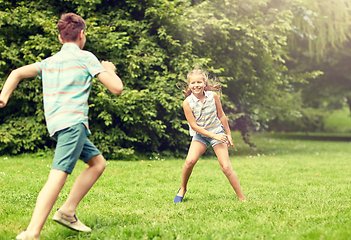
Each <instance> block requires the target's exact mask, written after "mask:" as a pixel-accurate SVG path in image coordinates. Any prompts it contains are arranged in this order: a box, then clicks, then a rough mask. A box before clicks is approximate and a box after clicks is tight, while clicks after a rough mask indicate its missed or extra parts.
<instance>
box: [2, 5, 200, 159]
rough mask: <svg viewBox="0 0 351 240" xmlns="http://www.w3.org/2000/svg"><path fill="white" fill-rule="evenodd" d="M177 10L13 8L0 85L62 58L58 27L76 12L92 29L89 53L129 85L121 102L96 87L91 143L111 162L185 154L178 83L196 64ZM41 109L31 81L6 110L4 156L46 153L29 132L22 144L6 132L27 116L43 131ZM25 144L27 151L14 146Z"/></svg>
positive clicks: (5, 15) (5, 22) (6, 25)
mask: <svg viewBox="0 0 351 240" xmlns="http://www.w3.org/2000/svg"><path fill="white" fill-rule="evenodd" d="M154 4H155V5H154ZM156 4H157V5H156ZM102 5H104V6H108V7H102ZM58 6H59V7H58ZM160 9H162V11H160ZM174 9H176V8H175V6H174V3H171V2H168V1H163V2H162V1H161V2H152V1H150V2H148V1H146V2H140V1H139V2H138V1H136V2H134V1H128V2H118V3H117V2H114V3H112V2H110V1H106V2H104V3H102V2H101V1H90V2H89V4H83V3H80V2H78V1H59V2H56V3H55V4H52V5H50V4H48V3H47V2H46V1H39V2H37V3H34V2H30V1H22V2H21V3H7V4H5V5H3V8H2V9H1V12H0V19H1V20H0V23H1V24H0V27H1V28H0V41H1V42H3V43H4V44H2V45H1V47H2V49H1V52H2V54H1V59H0V60H1V61H0V62H1V63H2V64H3V65H4V66H5V67H4V68H2V72H1V73H0V74H1V79H2V81H4V80H5V79H6V76H7V75H8V73H9V72H10V71H11V70H12V69H14V68H17V67H20V66H22V65H24V64H28V63H33V62H36V61H40V60H42V59H44V58H45V57H48V56H50V55H52V54H54V53H55V52H57V51H59V49H60V45H59V44H58V41H57V34H58V32H57V30H56V22H57V20H58V18H59V16H60V14H61V13H62V12H64V11H66V12H67V11H73V12H77V13H79V14H80V15H82V16H83V17H85V19H86V22H87V26H88V27H87V30H86V35H87V43H86V46H85V49H87V50H89V51H91V52H93V53H95V54H96V55H97V57H98V58H99V59H102V60H110V61H112V62H113V63H115V64H116V66H117V73H118V74H119V75H120V76H121V78H122V80H123V83H124V85H125V90H124V92H123V94H122V95H121V96H120V97H115V96H113V95H112V94H110V93H109V92H108V90H107V89H106V88H105V87H103V86H102V85H101V84H99V83H97V82H96V81H94V85H93V89H92V93H91V98H90V102H89V103H90V114H89V117H90V123H91V128H92V131H93V134H92V137H91V139H92V141H93V142H95V143H96V145H97V147H98V148H99V149H101V151H102V153H103V154H105V155H106V156H107V157H110V158H111V157H112V158H117V157H124V158H129V157H132V156H133V155H134V153H135V150H137V151H138V152H144V151H145V152H152V151H162V150H165V149H170V150H172V151H178V150H180V151H181V150H182V149H183V150H184V149H185V148H186V146H187V144H188V143H187V138H184V134H186V132H187V131H186V130H185V129H184V125H185V122H184V117H183V114H182V110H181V106H182V105H181V101H182V98H183V96H182V94H181V91H180V90H179V91H177V90H176V84H177V82H178V81H179V78H181V77H182V76H183V74H185V73H186V72H187V71H188V70H189V69H190V66H191V65H192V61H194V58H195V57H194V56H193V55H192V54H191V52H190V49H191V48H189V46H187V45H182V44H180V43H179V41H178V40H175V39H173V36H172V34H175V35H176V34H177V31H180V30H181V29H179V28H178V27H177V26H178V25H179V22H178V21H180V18H178V17H176V12H175V11H174ZM92 10H94V11H92ZM178 11H180V10H179V9H178ZM2 83H3V82H2ZM41 102H42V96H41V89H40V81H39V79H34V80H24V81H23V83H21V84H20V85H19V86H18V88H17V89H16V91H15V92H14V93H13V96H12V97H11V100H10V102H9V105H8V107H7V108H5V109H4V110H1V111H3V112H2V113H3V116H4V118H2V119H1V120H0V121H1V122H0V124H1V126H2V129H4V132H2V134H3V135H4V137H3V138H1V140H0V142H2V143H4V145H3V147H2V149H1V150H2V151H5V150H7V151H11V152H13V153H16V152H19V151H21V150H22V151H25V150H35V149H33V146H32V145H34V146H36V147H40V145H38V144H36V143H35V142H33V143H29V142H28V141H27V140H23V139H25V138H28V137H29V139H32V138H33V137H34V136H29V135H28V134H30V133H28V134H27V135H24V136H23V138H22V137H21V138H19V139H17V140H16V141H15V140H14V138H15V135H14V134H13V133H12V132H11V131H10V132H5V131H7V130H6V129H11V127H12V126H14V125H19V124H20V123H22V124H23V119H24V118H23V117H22V116H23V115H24V117H32V118H33V119H35V120H37V122H38V126H40V127H39V129H43V126H44V116H43V110H42V103H41ZM19 103H21V104H19ZM15 116H21V117H22V118H19V120H18V121H19V122H18V123H14V122H15V121H17V120H16V118H15ZM21 121H22V122H21ZM27 124H28V123H27ZM28 127H32V125H30V124H28ZM18 130H19V129H18ZM46 135H47V134H46V133H45V132H44V131H42V132H40V134H39V135H38V138H40V139H44V140H47V137H46ZM21 141H22V142H21ZM18 142H21V144H19V146H18V147H14V146H15V145H16V144H17V143H18ZM21 146H23V148H20V147H21Z"/></svg>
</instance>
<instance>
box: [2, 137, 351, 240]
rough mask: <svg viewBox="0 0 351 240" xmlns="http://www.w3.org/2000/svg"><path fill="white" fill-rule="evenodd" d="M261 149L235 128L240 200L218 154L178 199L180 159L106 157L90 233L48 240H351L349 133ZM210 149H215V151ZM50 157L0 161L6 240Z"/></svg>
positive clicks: (64, 232) (85, 207)
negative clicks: (245, 140)
mask: <svg viewBox="0 0 351 240" xmlns="http://www.w3.org/2000/svg"><path fill="white" fill-rule="evenodd" d="M252 140H253V142H254V143H255V144H256V147H257V150H256V151H254V150H253V149H251V148H249V147H248V146H247V145H245V144H244V143H243V141H242V140H241V138H240V136H239V134H238V133H234V141H235V143H236V150H235V151H234V150H231V151H230V154H231V162H232V165H233V167H234V170H235V171H236V173H237V174H238V176H239V179H240V183H241V185H242V188H243V191H244V194H245V196H246V197H247V199H248V201H247V202H245V203H241V202H239V201H238V199H237V197H236V195H235V193H234V192H233V190H232V189H231V187H230V185H229V182H228V181H227V179H226V178H225V176H224V174H223V173H222V172H221V170H220V167H219V164H218V162H217V161H216V158H215V157H214V156H207V157H204V158H202V159H200V160H199V162H198V163H197V165H196V166H195V168H194V172H193V174H192V176H191V178H190V181H189V185H188V192H187V193H186V196H185V201H184V202H183V203H181V204H173V202H172V200H173V198H174V196H175V194H176V192H177V190H178V188H179V185H180V175H181V168H182V165H183V163H184V160H183V159H172V158H166V159H164V158H163V157H162V156H159V157H157V158H154V159H143V160H141V159H140V160H139V161H108V165H107V168H106V171H105V172H104V174H103V175H102V177H101V178H100V179H99V180H98V182H97V183H96V185H95V186H94V187H93V188H92V189H91V191H90V192H89V193H88V195H87V196H86V197H85V198H84V199H83V201H82V202H81V204H80V205H79V207H78V209H77V216H78V217H79V218H80V220H81V221H82V222H84V223H85V224H87V225H88V226H90V227H91V228H92V229H93V231H92V233H91V234H86V233H78V232H74V231H71V230H69V229H66V228H64V227H62V226H61V225H58V224H56V223H55V222H53V221H52V219H51V218H52V216H53V214H54V211H55V209H56V208H58V207H60V206H61V205H62V203H63V201H64V199H65V198H66V196H67V194H68V192H69V190H70V187H71V186H72V184H73V181H74V179H75V178H76V176H77V175H78V174H79V173H80V172H81V171H82V170H83V169H84V168H85V166H84V164H82V163H78V165H77V167H76V168H75V170H74V172H73V174H72V176H71V177H69V178H68V180H67V183H66V185H65V187H64V189H63V191H62V193H61V194H60V196H59V198H58V201H57V202H56V204H55V207H54V209H53V210H52V212H51V213H50V215H49V219H48V220H47V222H46V224H45V226H44V229H43V232H42V236H41V239H109V240H110V239H333V240H334V239H350V238H351V212H350V198H351V197H350V192H351V160H350V159H351V156H350V155H351V154H350V149H351V143H350V142H349V141H350V140H351V134H350V135H346V134H339V135H330V134H329V135H327V134H313V135H311V134H310V135H306V134H304V133H294V134H268V133H265V134H257V135H255V136H253V138H252ZM209 151H211V150H209ZM51 161H52V156H50V154H49V155H47V156H45V155H44V156H43V155H39V154H38V155H21V156H1V158H0V166H1V167H0V206H1V208H0V239H14V238H15V236H16V234H18V233H20V232H21V231H22V230H23V229H24V228H25V227H26V226H27V224H28V222H29V220H30V217H31V214H32V212H33V209H34V204H35V201H36V197H37V194H38V191H40V189H41V187H42V186H43V185H44V183H45V182H46V179H47V176H48V173H49V171H50V164H51Z"/></svg>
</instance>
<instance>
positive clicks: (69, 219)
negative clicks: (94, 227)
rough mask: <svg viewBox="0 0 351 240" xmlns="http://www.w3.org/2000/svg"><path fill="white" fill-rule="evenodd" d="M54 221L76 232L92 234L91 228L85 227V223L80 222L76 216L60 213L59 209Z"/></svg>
mask: <svg viewBox="0 0 351 240" xmlns="http://www.w3.org/2000/svg"><path fill="white" fill-rule="evenodd" d="M52 220H54V221H55V222H57V223H59V224H61V225H63V226H65V227H67V228H70V229H72V230H75V231H79V232H91V228H90V227H87V226H85V225H84V223H82V222H81V221H79V220H78V218H77V217H76V215H75V214H74V215H73V216H69V215H66V214H64V213H61V212H59V210H58V209H57V211H56V213H55V215H54V217H53V218H52Z"/></svg>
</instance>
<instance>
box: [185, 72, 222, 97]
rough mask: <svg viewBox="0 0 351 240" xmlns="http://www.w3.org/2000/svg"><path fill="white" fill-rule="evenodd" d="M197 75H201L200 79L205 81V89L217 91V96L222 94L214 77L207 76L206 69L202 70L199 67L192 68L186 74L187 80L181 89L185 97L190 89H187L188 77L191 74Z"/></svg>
mask: <svg viewBox="0 0 351 240" xmlns="http://www.w3.org/2000/svg"><path fill="white" fill-rule="evenodd" d="M198 75H200V76H202V79H203V80H204V82H205V83H206V86H205V91H217V92H218V95H219V97H220V96H221V94H222V87H221V84H220V83H219V82H218V81H217V80H216V79H209V78H208V74H207V73H206V71H204V70H202V69H200V68H194V69H193V70H192V71H191V72H189V73H188V75H187V80H188V81H187V86H186V90H183V92H185V98H187V97H188V96H189V95H190V94H191V90H190V89H189V81H190V78H191V77H193V76H198Z"/></svg>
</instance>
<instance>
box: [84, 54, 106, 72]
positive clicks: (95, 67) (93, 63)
mask: <svg viewBox="0 0 351 240" xmlns="http://www.w3.org/2000/svg"><path fill="white" fill-rule="evenodd" d="M86 64H87V65H86V67H87V70H88V72H89V73H90V75H91V76H92V77H95V76H96V75H98V74H99V73H101V72H106V70H105V68H104V67H103V66H102V65H101V63H100V61H99V59H97V57H96V56H95V55H94V54H92V53H90V54H89V57H88V58H87V62H86Z"/></svg>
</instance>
